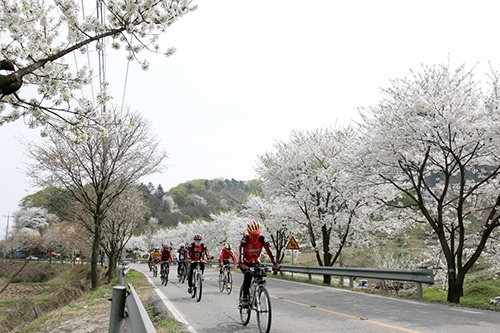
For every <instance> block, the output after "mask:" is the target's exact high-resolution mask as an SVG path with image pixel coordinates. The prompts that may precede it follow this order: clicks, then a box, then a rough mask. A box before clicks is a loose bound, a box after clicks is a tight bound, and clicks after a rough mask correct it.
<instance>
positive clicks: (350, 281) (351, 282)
mask: <svg viewBox="0 0 500 333" xmlns="http://www.w3.org/2000/svg"><path fill="white" fill-rule="evenodd" d="M349 288H351V289H352V288H354V278H353V277H352V276H349Z"/></svg>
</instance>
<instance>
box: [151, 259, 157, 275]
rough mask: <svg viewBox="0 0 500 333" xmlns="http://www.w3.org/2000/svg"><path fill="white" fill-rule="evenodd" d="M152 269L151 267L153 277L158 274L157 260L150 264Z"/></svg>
mask: <svg viewBox="0 0 500 333" xmlns="http://www.w3.org/2000/svg"><path fill="white" fill-rule="evenodd" d="M152 269H153V277H157V276H158V261H156V260H154V261H153V264H152Z"/></svg>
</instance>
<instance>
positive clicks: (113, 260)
mask: <svg viewBox="0 0 500 333" xmlns="http://www.w3.org/2000/svg"><path fill="white" fill-rule="evenodd" d="M116 265H117V257H116V256H110V257H109V258H108V273H107V275H106V277H107V280H108V282H111V281H112V280H113V279H114V278H115V276H116Z"/></svg>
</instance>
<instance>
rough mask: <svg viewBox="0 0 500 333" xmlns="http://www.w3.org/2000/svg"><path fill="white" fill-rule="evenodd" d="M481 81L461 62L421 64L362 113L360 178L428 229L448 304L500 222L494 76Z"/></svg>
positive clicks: (499, 90) (498, 87)
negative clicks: (362, 169) (439, 261)
mask: <svg viewBox="0 0 500 333" xmlns="http://www.w3.org/2000/svg"><path fill="white" fill-rule="evenodd" d="M484 82H486V84H483V83H481V82H480V81H477V80H476V79H475V77H474V75H473V70H470V69H468V68H467V67H466V66H465V65H462V66H460V67H458V68H456V69H452V68H450V66H449V65H435V66H422V70H421V71H420V72H412V75H411V77H410V78H404V79H397V80H394V81H392V84H391V86H390V87H389V88H387V89H384V90H383V92H384V93H385V98H384V99H383V100H382V101H381V102H380V103H379V105H377V106H374V107H370V108H367V109H362V110H361V116H362V123H361V124H360V125H361V126H360V129H361V130H362V137H363V139H364V142H365V143H364V144H363V145H362V146H360V147H361V148H360V149H359V151H358V155H359V156H362V162H363V164H364V167H365V171H366V172H365V173H364V174H363V175H362V176H360V177H359V178H360V180H363V181H367V183H369V184H370V185H371V186H376V188H377V189H378V193H379V196H378V199H379V200H380V202H383V203H385V204H386V205H387V208H388V212H394V211H398V212H399V213H400V217H401V216H403V218H404V219H405V220H406V221H411V222H412V223H415V224H419V225H422V226H423V227H425V228H426V229H427V230H431V232H432V235H433V236H434V239H435V240H436V242H437V244H439V247H440V250H441V251H442V253H443V255H444V258H445V262H446V266H447V270H446V275H447V280H448V281H447V282H448V298H447V299H448V302H451V303H459V302H460V297H461V296H462V294H463V283H464V279H465V276H466V274H467V272H469V271H470V269H471V268H472V267H473V265H474V263H475V262H476V261H477V260H478V258H479V257H480V256H481V253H483V251H485V250H487V244H488V241H489V239H490V238H491V237H492V236H494V235H495V234H497V235H498V226H499V225H500V221H499V218H500V214H499V207H500V182H499V173H500V154H499V150H498V147H500V135H499V134H500V133H499V129H500V113H499V112H498V107H499V102H500V97H499V96H500V80H499V75H498V73H495V72H493V73H492V74H491V75H489V76H488V78H487V79H486V81H484ZM389 218H390V215H388V217H387V219H388V220H387V221H388V223H389V222H390V220H389Z"/></svg>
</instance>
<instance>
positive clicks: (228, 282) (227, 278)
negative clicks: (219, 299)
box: [219, 264, 233, 295]
mask: <svg viewBox="0 0 500 333" xmlns="http://www.w3.org/2000/svg"><path fill="white" fill-rule="evenodd" d="M224 289H226V292H227V294H228V295H230V294H231V291H233V275H232V274H231V265H229V264H226V265H223V266H222V274H219V290H220V292H223V291H224Z"/></svg>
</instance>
